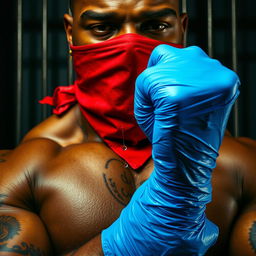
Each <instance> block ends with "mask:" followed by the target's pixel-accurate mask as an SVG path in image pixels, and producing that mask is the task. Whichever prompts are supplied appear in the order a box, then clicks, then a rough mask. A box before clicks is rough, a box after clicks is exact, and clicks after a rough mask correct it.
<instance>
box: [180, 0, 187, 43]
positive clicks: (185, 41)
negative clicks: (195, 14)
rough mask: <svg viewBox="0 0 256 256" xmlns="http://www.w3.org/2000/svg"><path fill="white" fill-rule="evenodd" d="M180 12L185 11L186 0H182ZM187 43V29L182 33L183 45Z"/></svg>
mask: <svg viewBox="0 0 256 256" xmlns="http://www.w3.org/2000/svg"><path fill="white" fill-rule="evenodd" d="M181 10H182V13H187V0H182V9H181ZM186 45H187V31H185V33H184V46H186Z"/></svg>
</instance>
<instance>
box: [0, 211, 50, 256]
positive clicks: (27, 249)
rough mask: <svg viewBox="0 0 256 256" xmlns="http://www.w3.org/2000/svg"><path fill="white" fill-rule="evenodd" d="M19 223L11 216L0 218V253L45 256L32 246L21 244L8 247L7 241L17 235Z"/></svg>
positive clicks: (19, 228) (19, 229)
mask: <svg viewBox="0 0 256 256" xmlns="http://www.w3.org/2000/svg"><path fill="white" fill-rule="evenodd" d="M20 231H21V227H20V223H19V222H18V221H17V219H16V218H14V217H12V216H0V243H1V244H0V252H13V253H16V254H17V255H26V256H45V254H44V253H43V252H42V251H41V250H40V249H38V248H36V247H35V246H34V245H32V244H27V243H25V242H22V243H21V244H20V245H14V246H12V247H8V243H7V241H9V240H11V239H12V238H13V237H15V236H17V235H19V233H20Z"/></svg>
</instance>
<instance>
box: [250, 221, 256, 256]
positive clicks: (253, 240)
mask: <svg viewBox="0 0 256 256" xmlns="http://www.w3.org/2000/svg"><path fill="white" fill-rule="evenodd" d="M249 242H250V245H251V247H252V249H253V251H254V252H255V253H256V221H255V222H254V223H253V224H252V226H251V228H250V232H249Z"/></svg>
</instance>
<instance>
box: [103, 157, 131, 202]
mask: <svg viewBox="0 0 256 256" xmlns="http://www.w3.org/2000/svg"><path fill="white" fill-rule="evenodd" d="M113 161H118V162H119V163H121V164H122V165H124V167H125V168H128V166H127V164H125V163H123V162H122V161H121V160H118V159H114V158H112V159H110V160H108V161H107V163H106V165H105V168H106V169H109V166H110V163H111V162H113ZM120 178H121V180H122V182H123V183H124V184H126V185H131V186H132V187H133V188H134V182H133V179H132V176H131V174H130V173H129V171H128V170H124V171H123V173H121V176H120ZM103 180H104V183H105V184H106V187H107V188H108V190H109V192H110V193H111V194H112V196H113V197H114V198H115V199H116V201H118V202H119V203H120V204H122V205H124V206H126V205H127V202H128V201H129V200H130V198H131V197H132V193H131V192H129V191H127V190H125V188H123V187H121V188H118V186H117V184H116V182H115V181H114V180H113V179H112V178H109V177H108V175H107V174H106V173H103Z"/></svg>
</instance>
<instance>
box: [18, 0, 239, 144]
mask: <svg viewBox="0 0 256 256" xmlns="http://www.w3.org/2000/svg"><path fill="white" fill-rule="evenodd" d="M230 1H231V11H232V14H231V18H232V21H231V24H232V67H233V70H235V71H237V24H236V17H237V12H236V8H237V6H236V0H230ZM187 3H188V2H187V0H182V12H187ZM212 4H213V1H212V0H207V37H208V54H209V55H210V56H214V52H213V29H214V27H213V11H212ZM22 5H23V0H17V88H16V113H17V114H16V143H18V142H19V140H20V139H21V136H22V134H21V122H22V111H21V109H22V101H21V99H22V91H23V84H22V78H23V74H22V73H23V10H22ZM47 23H48V0H42V31H41V33H42V35H41V36H42V49H41V52H42V64H41V69H42V70H41V74H42V89H41V91H42V95H43V96H45V95H47V92H48V86H49V85H48V84H47V81H48V79H47V78H48V73H47V69H48V62H47V59H48V58H47V56H48V46H47V41H48V26H47ZM67 72H68V77H69V78H68V81H69V82H70V83H71V82H72V78H73V73H72V64H71V60H70V59H69V63H68V71H67ZM46 115H47V111H46V108H45V107H43V108H42V113H41V116H42V117H43V118H46ZM238 120H239V108H238V103H237V102H236V104H235V106H234V109H233V132H234V135H235V136H238V135H239V122H238Z"/></svg>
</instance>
